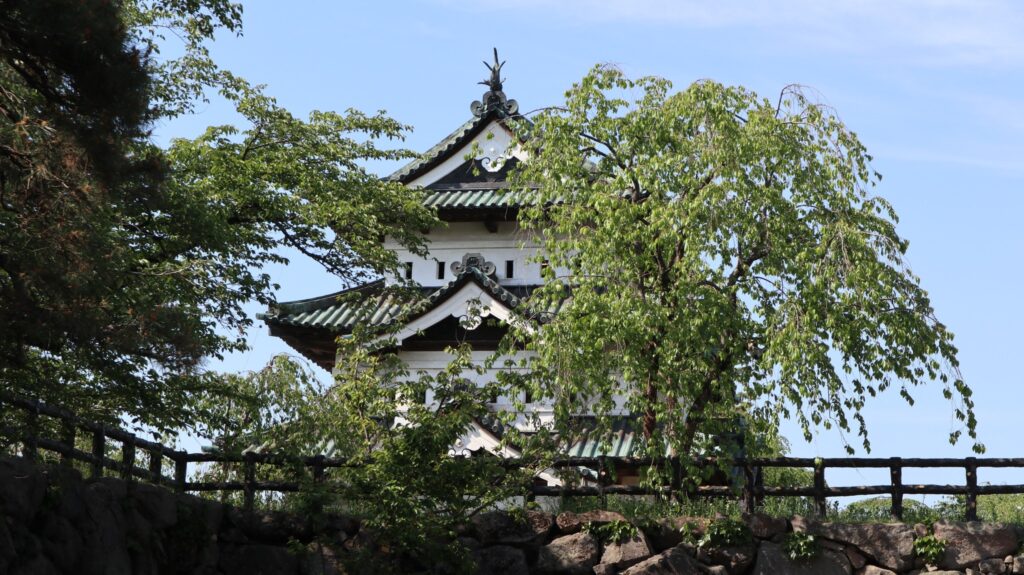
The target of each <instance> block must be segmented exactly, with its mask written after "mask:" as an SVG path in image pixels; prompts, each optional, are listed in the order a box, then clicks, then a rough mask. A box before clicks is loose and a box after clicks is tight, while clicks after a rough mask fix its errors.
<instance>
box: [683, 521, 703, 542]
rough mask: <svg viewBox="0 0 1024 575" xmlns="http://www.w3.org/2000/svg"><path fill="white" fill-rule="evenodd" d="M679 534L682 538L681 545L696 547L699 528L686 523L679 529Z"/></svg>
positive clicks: (688, 522)
mask: <svg viewBox="0 0 1024 575" xmlns="http://www.w3.org/2000/svg"><path fill="white" fill-rule="evenodd" d="M679 534H680V535H681V536H682V537H683V543H686V544H688V545H693V546H696V545H698V544H699V543H700V537H701V533H700V528H699V527H698V526H697V525H696V524H694V523H693V522H690V521H687V522H686V523H683V526H682V527H680V528H679Z"/></svg>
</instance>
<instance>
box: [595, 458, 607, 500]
mask: <svg viewBox="0 0 1024 575" xmlns="http://www.w3.org/2000/svg"><path fill="white" fill-rule="evenodd" d="M597 465H598V467H597V493H598V496H599V497H600V498H601V509H608V495H607V494H606V493H605V492H604V487H605V485H606V484H607V483H608V462H607V461H606V460H605V456H604V455H601V456H599V457H598V461H597Z"/></svg>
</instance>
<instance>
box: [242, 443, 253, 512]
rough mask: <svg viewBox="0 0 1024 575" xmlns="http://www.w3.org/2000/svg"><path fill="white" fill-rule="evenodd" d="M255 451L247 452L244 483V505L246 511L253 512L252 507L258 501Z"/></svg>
mask: <svg viewBox="0 0 1024 575" xmlns="http://www.w3.org/2000/svg"><path fill="white" fill-rule="evenodd" d="M255 455H256V454H255V453H253V452H251V451H250V452H249V453H246V454H245V463H243V465H244V466H245V485H244V497H245V499H244V501H243V502H242V507H243V508H244V509H245V511H246V513H252V508H253V506H254V504H255V503H256V486H255V483H256V461H255Z"/></svg>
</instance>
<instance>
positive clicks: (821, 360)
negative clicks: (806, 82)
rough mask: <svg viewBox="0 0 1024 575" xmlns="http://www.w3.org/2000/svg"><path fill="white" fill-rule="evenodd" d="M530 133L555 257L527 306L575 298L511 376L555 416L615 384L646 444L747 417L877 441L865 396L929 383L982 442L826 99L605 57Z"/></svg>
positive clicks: (881, 204)
mask: <svg viewBox="0 0 1024 575" xmlns="http://www.w3.org/2000/svg"><path fill="white" fill-rule="evenodd" d="M522 128H523V131H524V133H525V132H527V131H528V134H529V139H528V140H527V141H526V142H525V144H524V145H525V146H526V147H527V151H528V153H529V155H530V162H528V163H524V164H522V165H521V166H522V169H521V170H520V171H519V172H518V173H517V174H516V176H515V179H516V184H517V185H516V192H515V193H517V194H519V195H520V196H521V198H522V200H523V201H524V202H525V203H527V204H528V205H529V206H531V207H528V208H527V209H525V210H523V213H522V216H521V222H522V225H523V226H524V227H525V228H526V229H527V230H528V231H529V233H531V234H533V237H534V238H536V241H538V242H539V244H540V245H541V251H540V253H539V254H538V256H537V257H538V259H540V258H543V259H545V260H547V261H548V262H549V263H550V265H549V266H548V267H547V268H546V271H545V280H546V282H545V285H544V287H543V288H542V289H540V290H539V291H537V292H535V293H534V294H533V295H532V296H531V299H532V300H533V303H534V305H535V306H536V308H537V309H549V308H550V307H551V306H553V305H555V303H556V302H562V301H565V300H567V298H568V296H569V295H570V294H571V299H568V301H566V303H565V305H564V306H562V308H561V309H560V311H559V313H558V314H557V315H555V316H553V317H552V316H550V315H549V314H539V315H538V316H537V317H535V318H533V321H525V320H524V321H523V322H521V323H520V324H516V326H515V327H516V328H517V329H516V332H515V334H514V335H515V337H514V338H513V340H514V341H513V342H512V345H510V348H512V347H515V346H525V347H526V348H527V349H529V350H532V351H535V352H536V354H537V355H536V357H535V358H534V359H531V360H529V363H530V367H531V368H532V372H531V374H532V378H531V379H529V380H527V381H524V382H522V383H521V385H522V386H524V387H527V388H529V389H530V390H531V391H532V392H533V394H534V396H535V397H542V398H546V399H548V400H550V401H552V402H553V404H554V415H555V419H556V422H557V426H566V425H567V424H568V422H569V421H570V420H571V416H572V414H574V413H575V412H576V410H577V408H578V398H580V397H585V398H587V399H588V401H589V402H590V403H589V407H591V408H592V409H593V410H595V411H596V412H597V413H598V414H608V413H609V412H611V411H612V410H613V409H614V408H615V407H616V405H615V399H614V398H615V396H616V395H617V394H620V393H624V394H625V396H626V398H627V400H626V403H627V407H628V409H629V410H630V411H631V412H632V413H634V414H638V415H639V416H640V421H639V422H640V425H639V427H640V428H641V429H642V431H643V439H644V441H643V445H642V446H641V451H642V452H644V453H645V454H647V455H652V456H659V455H663V454H664V453H665V452H666V451H669V450H671V451H673V452H675V453H679V454H684V455H686V454H693V453H696V452H703V453H725V454H734V453H735V452H736V450H737V448H738V445H737V442H736V436H735V434H734V433H733V432H734V430H735V428H736V422H737V420H739V419H745V420H746V422H747V424H748V425H749V426H750V428H751V429H752V430H754V432H755V433H756V432H757V431H760V430H772V429H776V428H777V427H778V424H779V422H780V421H781V420H782V419H783V418H785V419H792V420H795V421H797V422H799V424H800V425H801V427H802V428H803V431H804V434H805V437H810V436H811V433H812V431H813V430H814V429H816V428H821V427H823V428H825V429H829V428H833V427H834V428H838V429H840V430H842V431H844V432H846V431H851V432H852V431H853V430H855V432H856V434H857V435H859V436H860V438H861V443H862V445H863V447H864V448H865V449H869V448H870V443H869V442H868V436H867V426H866V422H865V421H864V420H863V418H862V416H861V409H862V407H863V405H864V404H865V402H866V401H867V400H868V398H870V397H873V396H875V395H876V394H878V393H880V392H884V391H886V390H888V389H890V388H895V389H896V390H898V392H899V393H900V394H901V395H902V396H903V397H904V398H905V399H906V400H907V401H908V402H912V396H911V390H913V389H914V388H915V387H916V386H918V385H924V384H927V383H930V382H933V381H937V382H938V384H939V385H940V386H941V387H942V393H943V394H944V395H945V396H946V397H947V398H948V399H950V400H951V401H952V402H953V413H954V416H955V417H956V419H958V420H960V421H961V422H962V425H963V427H962V430H966V431H967V434H968V435H969V436H970V437H972V438H975V427H976V419H975V415H974V411H973V402H972V399H971V393H970V390H969V389H968V387H967V386H966V385H965V384H964V382H963V380H962V378H961V376H960V373H959V370H958V362H957V358H956V348H955V346H954V345H953V336H952V334H951V333H950V332H949V331H948V330H947V329H946V328H945V326H944V325H943V324H942V323H940V322H939V321H938V320H937V319H936V317H935V314H934V310H933V309H932V307H931V302H930V300H929V298H928V296H927V293H926V292H925V290H923V289H922V288H921V287H920V285H919V283H918V280H917V278H916V277H915V276H914V275H913V273H912V272H911V271H910V269H909V267H908V266H907V263H906V261H905V259H904V254H905V251H906V249H907V242H906V240H904V239H903V238H901V237H900V236H899V235H898V234H897V232H896V225H895V224H896V214H895V212H894V211H893V209H892V207H891V206H890V205H889V204H888V202H886V201H885V200H883V199H882V198H880V197H878V196H875V195H873V193H872V192H871V189H872V187H873V186H875V184H876V183H877V182H878V180H879V176H878V175H877V174H875V173H874V172H873V171H872V169H871V167H870V164H869V162H870V159H871V158H870V156H869V155H868V154H867V152H866V150H865V149H864V146H863V145H862V144H861V142H860V141H859V139H858V138H857V136H856V135H855V134H854V133H853V132H852V131H850V130H849V129H848V128H847V127H846V126H845V125H843V124H842V122H840V120H839V119H838V117H837V116H836V115H835V114H834V113H833V112H832V111H831V110H830V109H829V108H827V107H825V106H822V105H819V104H817V103H815V102H813V101H812V100H810V99H809V98H808V97H807V96H806V95H805V94H804V93H803V92H802V91H801V90H799V89H798V88H795V87H788V88H786V89H785V90H783V92H782V94H781V95H780V97H779V99H778V100H777V101H772V102H770V101H768V100H767V99H763V98H761V97H759V96H757V95H756V94H754V93H752V92H750V91H748V90H746V89H744V88H741V87H731V86H725V85H722V84H719V83H717V82H713V81H701V82H697V83H694V84H692V85H690V86H688V87H686V88H685V89H683V90H681V91H678V92H672V91H671V85H670V84H669V83H668V82H667V81H665V80H662V79H658V78H641V79H639V80H630V79H627V78H625V77H624V76H623V75H622V74H621V73H620V72H618V71H617V70H614V69H612V68H608V67H600V68H596V69H594V70H593V71H592V72H591V73H590V74H588V75H587V76H586V77H584V78H583V79H582V80H581V81H580V82H578V83H576V84H575V85H574V86H573V87H572V88H571V89H570V90H569V91H568V92H567V93H566V101H565V104H564V105H563V106H559V107H552V108H547V109H545V110H544V111H542V112H540V113H538V114H537V115H535V116H534V117H532V118H531V123H530V125H529V126H525V125H524V126H523V127H522ZM681 406H685V407H686V409H680V407H681ZM684 414H685V417H683V415H684ZM606 419H607V418H601V420H602V421H603V422H604V424H605V425H607V424H608V422H607V421H605V420H606ZM962 430H955V431H954V432H953V433H952V434H951V436H950V440H951V441H956V440H957V439H958V438H959V437H960V435H961V433H962ZM975 448H976V449H977V450H981V449H982V446H981V445H980V444H975ZM848 449H850V450H851V451H852V450H853V449H852V447H848Z"/></svg>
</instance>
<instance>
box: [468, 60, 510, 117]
mask: <svg viewBox="0 0 1024 575" xmlns="http://www.w3.org/2000/svg"><path fill="white" fill-rule="evenodd" d="M504 65H505V61H504V60H502V61H501V62H499V61H498V49H497V48H495V49H494V64H493V65H491V64H488V63H487V61H484V66H487V69H488V70H490V71H491V77H490V78H488V79H486V80H484V81H482V82H477V84H482V85H484V86H487V87H488V88H489V90H487V91H486V92H484V95H483V98H482V101H481V100H477V101H474V102H473V103H472V104H470V106H469V109H470V110H472V112H473V115H474V116H476V117H478V118H482V117H484V116H485V115H487V114H488V113H490V112H495V113H497V114H498V116H499V117H501V118H506V117H509V116H514V115H515V114H516V112H518V111H519V103H518V102H516V101H515V100H509V99H508V98H507V97H506V96H505V92H503V91H502V82H503V81H504V80H503V79H502V77H501V68H502V66H504Z"/></svg>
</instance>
